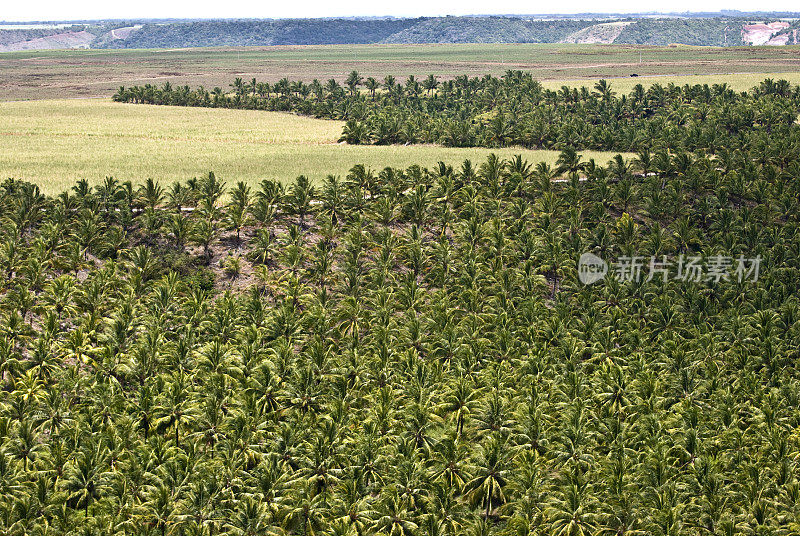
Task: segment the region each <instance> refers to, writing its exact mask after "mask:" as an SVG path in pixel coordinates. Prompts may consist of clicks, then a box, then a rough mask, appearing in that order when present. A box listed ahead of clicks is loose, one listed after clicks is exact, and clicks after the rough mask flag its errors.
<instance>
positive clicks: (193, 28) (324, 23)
mask: <svg viewBox="0 0 800 536" xmlns="http://www.w3.org/2000/svg"><path fill="white" fill-rule="evenodd" d="M687 15H688V14H687ZM753 16H754V17H755V18H751V17H753ZM779 17H780V15H779V14H769V13H765V14H761V15H751V16H750V17H748V16H747V15H746V14H742V15H741V16H729V15H720V14H704V15H700V16H686V17H664V18H650V17H644V16H642V15H635V14H634V15H630V16H619V15H616V16H608V17H601V16H600V15H582V16H581V15H577V16H573V17H557V18H550V17H544V18H542V17H537V18H531V17H526V16H521V15H518V16H476V17H420V18H408V19H389V18H387V19H369V18H365V19H242V20H231V19H223V20H219V19H218V20H174V21H150V20H143V21H99V22H88V23H85V24H79V25H75V26H73V27H71V28H65V29H60V28H55V29H53V28H40V29H32V30H13V29H12V30H7V29H4V27H3V26H2V25H0V46H3V45H6V44H16V45H22V44H24V42H25V41H28V40H30V39H35V38H38V37H47V36H57V35H58V34H60V33H64V32H68V31H82V30H86V31H88V32H90V33H92V34H94V35H95V36H96V39H94V40H91V39H89V41H87V42H85V43H83V44H84V45H86V46H91V47H92V48H112V49H121V48H133V49H137V48H144V49H147V48H183V47H214V46H270V45H319V44H350V43H558V42H564V41H565V40H569V39H570V38H571V37H574V36H573V34H575V33H576V32H578V31H580V30H582V29H584V28H587V27H590V26H594V25H597V24H604V23H608V22H624V23H628V24H627V26H626V27H625V28H624V30H623V31H622V33H621V34H620V35H619V36H618V37H616V34H611V35H606V36H605V37H600V36H598V35H595V36H594V37H592V38H589V39H588V40H587V41H586V42H590V43H591V42H596V41H595V39H597V38H598V37H599V38H600V42H603V43H610V42H617V43H638V44H659V45H666V44H670V43H681V44H688V45H719V46H723V45H728V46H731V45H741V44H742V28H743V26H744V25H746V24H749V23H751V22H764V21H767V22H770V21H776V20H779ZM781 20H782V19H781ZM134 26H135V29H133V27H134ZM795 27H796V26H795ZM115 29H119V30H121V31H120V32H117V33H111V30H115ZM129 30H130V31H129ZM584 37H585V36H583V37H581V38H584ZM789 42H790V43H794V41H793V40H790V41H789ZM21 48H23V49H24V48H28V47H26V46H22V47H21ZM34 48H54V47H52V46H48V45H47V44H46V43H39V44H35V45H34ZM19 49H20V46H16V47H11V50H19Z"/></svg>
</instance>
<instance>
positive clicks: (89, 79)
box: [0, 44, 800, 100]
mask: <svg viewBox="0 0 800 536" xmlns="http://www.w3.org/2000/svg"><path fill="white" fill-rule="evenodd" d="M353 69H356V70H358V71H359V72H360V73H361V74H362V75H364V76H374V77H376V78H378V79H383V77H384V76H386V75H387V74H393V75H395V76H397V77H405V76H408V75H410V74H413V75H416V76H424V75H427V74H435V75H437V76H439V77H441V78H443V79H444V78H449V77H453V76H457V75H461V74H468V75H471V76H481V75H484V74H495V75H497V74H502V73H504V72H505V71H506V70H508V69H522V70H526V71H530V72H531V73H533V75H534V76H535V77H536V78H537V79H540V80H543V81H548V83H551V84H553V85H555V86H557V87H558V86H560V85H561V84H562V83H564V81H565V80H567V81H569V80H584V79H597V78H617V77H628V76H629V75H630V74H632V73H636V74H639V75H640V77H644V76H659V77H660V78H661V79H664V80H665V81H669V79H670V78H674V79H682V77H684V76H696V75H709V74H713V75H720V74H724V75H726V76H725V81H728V82H729V83H730V84H731V85H732V86H733V87H735V88H736V89H742V90H743V89H748V88H749V87H750V85H751V82H752V78H753V77H750V76H745V77H744V79H741V77H740V76H738V75H741V74H745V75H747V74H748V73H758V74H759V76H757V77H755V78H758V77H760V76H761V75H762V74H764V75H766V74H769V75H770V76H773V77H775V78H777V77H784V78H789V79H792V80H793V81H795V82H796V81H800V74H798V73H800V47H797V46H788V47H740V48H733V47H731V48H714V47H652V46H632V45H570V44H546V45H540V44H448V45H436V44H426V45H346V46H345V45H333V46H279V47H249V48H212V49H178V50H57V51H26V52H10V53H1V54H0V72H2V73H3V76H2V77H0V100H20V99H52V98H67V97H99V96H108V95H110V94H111V93H113V91H114V90H115V89H116V88H117V87H118V86H120V85H134V84H139V85H141V84H146V83H152V84H162V83H163V82H165V81H167V80H168V81H170V82H171V83H173V84H189V85H192V86H196V85H204V86H206V87H208V88H211V87H214V86H220V87H228V84H230V82H231V81H232V80H233V78H234V77H237V76H241V77H243V78H245V79H249V78H253V77H255V78H257V79H259V80H261V81H267V82H274V81H276V80H278V79H280V78H282V77H289V78H291V79H300V80H305V81H310V80H311V79H313V78H319V79H321V80H325V79H328V78H337V79H339V80H342V79H343V78H344V77H345V76H346V74H347V73H348V72H349V71H351V70H353ZM731 73H733V75H731ZM714 79H715V80H716V76H715V77H714ZM550 81H552V82H550ZM639 81H641V82H642V83H647V82H649V81H648V80H645V79H643V78H639ZM679 81H680V80H679ZM628 83H629V81H625V82H623V84H625V85H627V84H628Z"/></svg>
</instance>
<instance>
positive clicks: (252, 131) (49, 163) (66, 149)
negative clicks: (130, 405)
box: [0, 99, 613, 194]
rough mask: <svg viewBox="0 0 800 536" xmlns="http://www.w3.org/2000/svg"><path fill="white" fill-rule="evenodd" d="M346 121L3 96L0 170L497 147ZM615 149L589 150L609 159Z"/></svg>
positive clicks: (447, 156) (205, 167)
mask: <svg viewBox="0 0 800 536" xmlns="http://www.w3.org/2000/svg"><path fill="white" fill-rule="evenodd" d="M341 129H342V123H340V122H338V121H327V120H322V119H311V118H307V117H299V116H296V115H289V114H284V113H277V112H259V111H246V110H224V109H208V108H179V107H172V106H141V105H134V104H116V103H112V102H107V101H99V100H89V99H73V100H55V101H30V102H6V103H0V137H2V139H3V146H4V147H3V151H2V152H0V177H2V178H3V179H5V178H7V177H14V178H19V179H26V180H30V181H32V182H35V183H36V184H38V185H39V186H40V188H41V189H42V190H43V191H44V192H46V193H50V194H55V193H58V192H61V191H63V190H64V189H65V188H69V186H71V185H72V184H73V183H74V181H76V180H78V179H87V180H88V181H89V182H90V183H92V184H97V183H99V182H100V181H102V180H103V178H104V177H105V176H107V175H113V176H115V177H116V178H118V179H120V180H132V181H134V182H139V181H142V180H144V179H146V178H153V179H158V180H160V181H171V180H178V179H180V180H186V179H189V178H192V177H196V176H200V175H203V174H205V173H207V172H208V171H210V170H213V171H214V172H215V173H216V174H217V175H218V176H219V177H220V178H222V179H224V180H226V181H228V182H234V181H239V180H243V181H246V182H249V183H256V182H258V181H260V180H262V179H265V178H276V179H280V180H284V181H288V180H292V179H294V178H295V177H297V176H298V175H301V174H304V175H307V176H308V177H310V178H311V179H313V180H321V179H322V178H324V177H325V176H326V175H328V174H335V175H342V176H344V175H346V174H347V171H348V170H349V169H350V168H351V167H352V166H353V165H354V164H358V163H361V164H365V165H367V166H369V167H371V168H373V169H376V170H380V169H383V168H384V167H386V166H392V167H400V168H405V167H407V166H409V165H412V164H420V165H423V166H433V165H435V164H436V162H438V161H439V160H442V161H445V162H447V163H450V164H455V165H460V163H461V162H462V161H463V160H464V159H467V158H469V159H472V160H473V162H480V161H481V160H483V159H484V158H485V157H486V155H488V154H489V153H490V152H493V151H492V150H491V149H479V148H475V149H456V148H444V147H437V146H426V145H415V146H407V147H404V146H390V147H387V146H382V147H380V146H360V145H346V144H340V143H338V142H337V139H338V137H339V135H340V133H341ZM494 152H496V153H498V154H500V155H502V156H503V157H509V156H512V155H514V154H522V155H523V156H524V157H525V158H526V159H528V160H530V161H532V162H538V161H542V160H543V161H548V162H551V163H552V162H555V160H556V158H557V156H558V153H557V152H555V151H528V150H522V149H518V148H507V149H499V150H494ZM612 155H613V153H596V152H591V151H586V152H584V156H585V157H586V158H595V159H597V160H598V162H602V163H605V162H606V161H607V160H608V159H609V158H610V157H611V156H612Z"/></svg>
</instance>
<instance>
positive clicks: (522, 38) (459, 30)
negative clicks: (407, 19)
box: [383, 17, 596, 43]
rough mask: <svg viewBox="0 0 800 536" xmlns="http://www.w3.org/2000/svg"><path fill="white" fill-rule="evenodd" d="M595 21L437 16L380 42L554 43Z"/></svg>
mask: <svg viewBox="0 0 800 536" xmlns="http://www.w3.org/2000/svg"><path fill="white" fill-rule="evenodd" d="M595 23H596V21H589V20H547V21H544V20H524V19H518V18H507V17H480V18H477V17H441V18H435V19H425V20H421V21H420V22H418V23H417V24H414V25H413V26H410V27H409V28H407V29H404V30H402V31H400V32H397V33H395V34H393V35H391V36H389V37H387V38H385V39H384V40H383V42H384V43H557V42H559V41H562V40H563V39H564V38H566V37H567V36H568V35H570V34H571V33H573V32H576V31H578V30H581V29H583V28H586V27H587V26H592V25H593V24H595Z"/></svg>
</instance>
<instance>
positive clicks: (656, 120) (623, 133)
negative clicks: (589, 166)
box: [113, 71, 800, 154]
mask: <svg viewBox="0 0 800 536" xmlns="http://www.w3.org/2000/svg"><path fill="white" fill-rule="evenodd" d="M113 98H114V100H116V101H120V102H132V103H146V104H159V105H177V106H205V107H222V108H243V109H256V110H276V111H292V112H295V113H299V114H303V115H310V116H314V117H320V118H328V119H337V120H344V121H346V124H345V126H344V128H343V132H342V136H341V140H342V141H346V142H347V143H351V144H375V145H389V144H408V143H412V144H413V143H437V144H441V145H445V146H450V147H505V146H520V147H525V148H530V149H556V150H561V149H564V148H568V147H569V148H574V149H583V150H588V149H595V150H608V151H623V152H636V151H638V150H640V149H643V148H647V149H650V150H658V149H660V150H666V151H675V150H683V151H691V152H698V151H705V152H709V153H712V154H713V153H717V152H718V151H720V150H723V149H724V150H729V151H737V150H751V149H752V148H754V147H759V146H764V145H772V144H773V142H774V141H775V140H779V141H780V142H781V143H780V147H781V148H782V149H781V150H783V151H784V152H786V153H788V152H791V151H793V150H797V146H798V129H797V126H796V120H797V116H798V113H799V112H800V87H798V86H793V85H791V84H789V83H788V82H787V81H785V80H772V79H766V80H764V81H763V82H762V83H761V84H760V85H759V86H758V87H757V88H754V89H753V90H752V91H750V92H736V91H733V90H732V89H730V88H729V87H728V86H727V84H714V85H712V86H709V85H707V84H705V85H694V86H690V85H685V86H683V87H681V86H677V85H675V84H672V83H670V84H668V85H666V86H664V85H661V84H653V85H652V86H650V88H648V89H645V88H644V86H642V85H641V84H638V85H636V86H635V87H634V89H633V90H632V91H631V93H630V94H627V95H621V96H620V95H617V93H616V92H615V91H614V90H613V88H612V85H611V84H610V83H608V82H607V81H605V80H600V81H598V82H597V83H596V84H595V85H594V88H593V89H590V88H587V87H581V88H580V89H578V88H569V87H567V86H564V87H562V88H561V89H560V90H558V91H553V90H549V89H544V88H543V87H542V85H541V84H540V83H539V82H537V81H536V80H534V79H533V78H532V76H531V75H530V74H529V73H525V72H522V71H508V72H507V73H506V74H505V75H504V76H502V77H493V76H490V75H487V76H484V77H482V78H477V77H473V78H470V77H468V76H459V77H456V78H455V79H453V80H445V81H440V80H439V79H438V78H437V77H435V76H434V75H429V76H428V77H427V78H422V79H417V78H416V77H414V76H410V77H408V79H406V80H405V81H399V80H397V79H396V78H394V77H393V76H386V77H385V78H384V79H383V80H381V81H379V80H377V79H375V78H373V77H367V78H364V77H362V76H361V75H359V73H358V72H356V71H353V72H351V73H350V74H349V75H348V77H347V78H346V79H345V82H344V84H340V83H339V82H337V81H336V80H335V79H330V80H328V81H327V82H325V83H324V84H323V83H321V82H320V81H319V80H314V81H312V82H311V83H308V84H306V83H304V82H302V81H290V80H289V79H287V78H284V79H281V80H279V81H278V82H275V83H274V84H269V83H266V82H259V81H257V80H256V79H251V80H249V81H246V80H243V79H242V78H237V79H236V80H234V82H233V83H232V84H231V86H230V88H228V90H225V89H223V88H220V87H216V88H214V89H213V90H212V91H208V90H206V89H205V88H202V87H200V88H196V89H192V88H190V87H188V86H178V87H174V86H172V85H171V84H170V83H165V84H164V85H163V86H162V87H157V86H154V85H145V86H134V87H129V88H126V87H121V88H119V90H118V91H117V93H116V94H115V95H114V97H113Z"/></svg>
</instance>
